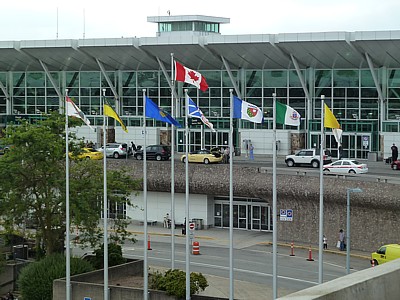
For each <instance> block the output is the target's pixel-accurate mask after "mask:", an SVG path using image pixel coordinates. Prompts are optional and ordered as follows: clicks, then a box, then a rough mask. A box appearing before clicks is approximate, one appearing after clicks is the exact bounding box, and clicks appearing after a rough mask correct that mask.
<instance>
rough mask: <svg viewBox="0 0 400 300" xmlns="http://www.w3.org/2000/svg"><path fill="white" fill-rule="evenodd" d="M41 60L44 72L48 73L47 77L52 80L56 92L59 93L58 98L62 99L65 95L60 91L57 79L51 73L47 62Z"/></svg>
mask: <svg viewBox="0 0 400 300" xmlns="http://www.w3.org/2000/svg"><path fill="white" fill-rule="evenodd" d="M39 62H40V64H41V66H42V68H43V70H44V72H45V73H46V75H47V77H48V78H49V80H50V82H51V85H52V86H53V88H54V89H55V91H56V93H57V95H58V98H60V99H62V97H63V95H62V94H61V91H60V89H59V88H58V86H57V84H56V81H55V80H54V78H53V76H51V74H50V72H49V69H48V68H47V66H46V64H45V63H44V62H42V61H41V60H40V59H39Z"/></svg>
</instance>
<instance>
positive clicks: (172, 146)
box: [167, 53, 175, 270]
mask: <svg viewBox="0 0 400 300" xmlns="http://www.w3.org/2000/svg"><path fill="white" fill-rule="evenodd" d="M171 85H172V89H171V117H172V118H174V113H175V102H174V91H175V80H174V53H171ZM167 224H168V220H167ZM171 269H172V270H174V269H175V127H174V126H173V125H172V124H171Z"/></svg>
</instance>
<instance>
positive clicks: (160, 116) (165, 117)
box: [146, 97, 182, 127]
mask: <svg viewBox="0 0 400 300" xmlns="http://www.w3.org/2000/svg"><path fill="white" fill-rule="evenodd" d="M146 117H149V118H153V119H156V120H159V121H162V122H167V123H169V124H172V125H175V126H176V127H182V125H181V124H179V122H178V121H177V120H175V119H174V118H173V117H171V116H170V115H169V114H168V113H167V112H166V111H163V110H162V109H161V108H159V107H158V106H157V104H155V103H154V102H153V101H152V100H151V99H150V98H148V97H146Z"/></svg>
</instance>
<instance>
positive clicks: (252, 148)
mask: <svg viewBox="0 0 400 300" xmlns="http://www.w3.org/2000/svg"><path fill="white" fill-rule="evenodd" d="M249 153H250V160H254V146H253V144H250V147H249Z"/></svg>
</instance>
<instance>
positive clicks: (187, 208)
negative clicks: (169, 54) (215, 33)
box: [184, 89, 190, 300]
mask: <svg viewBox="0 0 400 300" xmlns="http://www.w3.org/2000/svg"><path fill="white" fill-rule="evenodd" d="M187 92H188V90H187V89H185V144H186V149H185V157H186V159H185V181H186V185H185V194H186V222H185V224H184V226H186V228H185V232H186V300H190V250H189V124H188V120H189V119H188V114H189V96H188V94H187Z"/></svg>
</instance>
